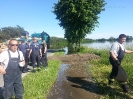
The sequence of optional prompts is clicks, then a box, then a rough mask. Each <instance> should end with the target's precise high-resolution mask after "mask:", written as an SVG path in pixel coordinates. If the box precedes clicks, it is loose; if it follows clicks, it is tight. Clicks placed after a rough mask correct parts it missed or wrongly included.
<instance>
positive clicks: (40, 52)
mask: <svg viewBox="0 0 133 99" xmlns="http://www.w3.org/2000/svg"><path fill="white" fill-rule="evenodd" d="M39 51H40V57H42V50H41V49H40V50H39Z"/></svg>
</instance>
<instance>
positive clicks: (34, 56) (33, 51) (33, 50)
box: [28, 37, 42, 73]
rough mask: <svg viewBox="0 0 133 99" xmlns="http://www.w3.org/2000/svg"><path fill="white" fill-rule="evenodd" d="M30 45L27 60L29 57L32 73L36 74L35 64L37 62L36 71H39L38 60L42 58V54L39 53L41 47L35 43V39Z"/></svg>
mask: <svg viewBox="0 0 133 99" xmlns="http://www.w3.org/2000/svg"><path fill="white" fill-rule="evenodd" d="M32 40H33V41H32V43H31V45H30V52H29V56H28V58H30V55H31V60H32V66H33V72H34V73H35V72H36V70H35V69H36V62H37V66H38V71H40V58H41V57H42V53H41V46H40V44H39V43H38V42H37V40H38V39H37V38H36V37H34V38H33V39H32Z"/></svg>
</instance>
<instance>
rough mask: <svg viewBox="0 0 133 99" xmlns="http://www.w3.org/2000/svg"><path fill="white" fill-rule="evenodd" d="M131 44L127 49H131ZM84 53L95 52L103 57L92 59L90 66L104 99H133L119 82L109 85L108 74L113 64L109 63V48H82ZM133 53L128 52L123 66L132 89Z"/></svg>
mask: <svg viewBox="0 0 133 99" xmlns="http://www.w3.org/2000/svg"><path fill="white" fill-rule="evenodd" d="M131 48H132V47H131V46H129V47H128V48H127V49H131ZM81 52H82V53H86V52H88V53H93V54H96V55H99V56H100V57H101V58H100V59H98V60H92V61H91V62H90V63H89V64H91V66H90V67H89V68H88V69H89V71H90V72H91V74H92V77H93V79H94V80H95V82H96V84H97V85H98V86H99V92H100V94H101V95H102V97H101V98H102V99H133V98H131V97H132V96H131V94H125V93H123V91H122V89H121V88H120V86H119V83H118V82H116V81H115V82H114V84H113V85H112V86H108V85H107V84H108V76H109V74H110V71H111V64H110V63H109V59H108V58H109V49H107V48H106V49H92V48H89V49H88V48H82V50H81ZM132 58H133V53H132V54H126V55H125V57H124V60H123V61H122V67H123V68H124V69H125V71H126V73H127V75H128V80H129V82H130V83H129V85H130V88H131V90H132V88H133V61H132Z"/></svg>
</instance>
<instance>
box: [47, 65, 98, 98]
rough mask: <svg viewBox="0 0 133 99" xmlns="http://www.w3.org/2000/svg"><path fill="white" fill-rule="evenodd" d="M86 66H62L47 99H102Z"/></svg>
mask: <svg viewBox="0 0 133 99" xmlns="http://www.w3.org/2000/svg"><path fill="white" fill-rule="evenodd" d="M89 78H90V76H89V74H88V73H87V71H86V67H85V66H81V65H68V64H62V65H61V68H60V70H59V75H58V78H57V80H56V82H55V84H54V85H53V87H52V89H51V91H50V92H49V94H48V96H47V99H100V95H98V94H97V93H96V90H95V89H97V88H96V86H95V84H94V83H93V82H91V81H90V80H88V79H89Z"/></svg>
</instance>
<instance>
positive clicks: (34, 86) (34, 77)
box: [23, 61, 61, 99]
mask: <svg viewBox="0 0 133 99" xmlns="http://www.w3.org/2000/svg"><path fill="white" fill-rule="evenodd" d="M48 64H49V65H48V68H47V69H48V70H47V71H45V70H44V68H42V69H41V71H40V72H36V73H30V74H28V75H27V76H26V77H24V78H23V84H24V89H25V93H24V99H46V96H47V94H48V92H49V91H50V88H51V87H52V85H53V83H54V82H55V80H56V78H57V76H58V70H59V68H60V64H61V62H59V61H48Z"/></svg>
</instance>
